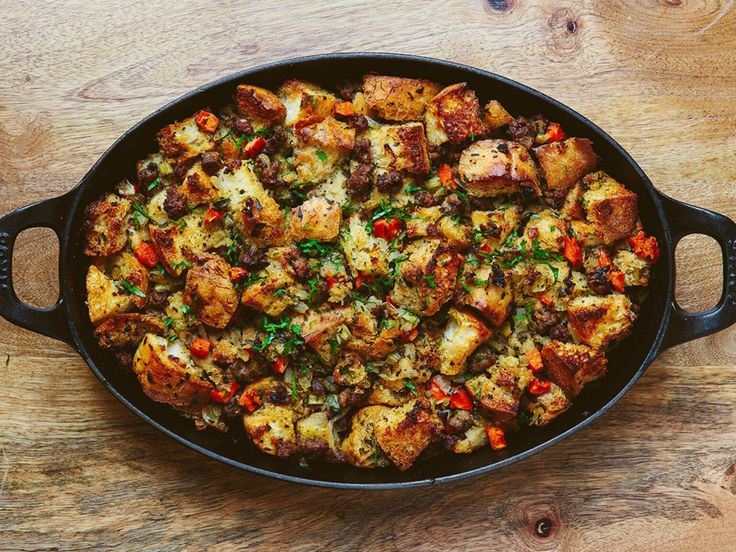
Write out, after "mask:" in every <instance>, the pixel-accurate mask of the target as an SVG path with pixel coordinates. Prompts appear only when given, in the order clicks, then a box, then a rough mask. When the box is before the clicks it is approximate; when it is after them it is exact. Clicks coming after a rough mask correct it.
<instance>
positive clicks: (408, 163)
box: [365, 123, 430, 174]
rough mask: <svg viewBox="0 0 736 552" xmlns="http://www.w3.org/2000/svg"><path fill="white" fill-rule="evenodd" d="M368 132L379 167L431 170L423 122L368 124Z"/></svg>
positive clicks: (416, 172) (426, 171)
mask: <svg viewBox="0 0 736 552" xmlns="http://www.w3.org/2000/svg"><path fill="white" fill-rule="evenodd" d="M365 136H366V138H368V139H369V140H370V142H371V156H372V158H373V162H374V163H375V165H376V167H377V168H378V169H379V170H384V171H389V170H397V171H406V172H407V173H409V174H428V173H429V170H430V164H429V153H428V149H427V139H426V137H425V134H424V126H423V125H422V124H421V123H407V124H404V125H382V126H380V127H375V128H369V129H368V130H367V131H366V133H365Z"/></svg>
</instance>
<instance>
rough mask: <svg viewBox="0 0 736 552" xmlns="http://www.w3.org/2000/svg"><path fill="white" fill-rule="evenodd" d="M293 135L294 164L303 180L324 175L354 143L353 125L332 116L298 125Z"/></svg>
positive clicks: (319, 177)
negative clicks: (294, 138) (295, 145)
mask: <svg viewBox="0 0 736 552" xmlns="http://www.w3.org/2000/svg"><path fill="white" fill-rule="evenodd" d="M296 135H297V139H298V147H296V148H295V150H294V167H295V168H296V173H297V176H298V177H299V180H301V181H303V182H322V181H323V180H325V179H327V178H328V177H329V176H330V175H331V174H332V173H333V172H334V171H335V168H336V166H337V165H339V164H340V162H341V161H343V160H344V159H345V158H346V156H347V155H348V153H350V151H351V150H352V149H353V145H354V144H355V129H354V128H352V127H351V126H349V125H348V124H346V123H343V122H342V121H338V120H336V119H334V118H332V117H326V118H325V119H323V120H321V121H319V122H316V123H312V124H310V125H307V126H302V127H299V128H298V129H297V131H296Z"/></svg>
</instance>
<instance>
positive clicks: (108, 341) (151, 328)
mask: <svg viewBox="0 0 736 552" xmlns="http://www.w3.org/2000/svg"><path fill="white" fill-rule="evenodd" d="M149 333H151V334H156V335H161V334H163V333H164V324H163V321H162V320H161V318H160V317H159V316H155V315H153V314H140V313H122V314H115V315H113V316H111V317H110V318H108V319H107V320H105V321H104V322H103V323H102V324H100V325H99V326H97V329H96V330H95V337H96V338H97V342H98V343H99V344H100V347H103V348H105V349H117V348H121V347H127V346H129V345H137V344H138V342H139V341H140V340H141V339H143V337H144V336H145V335H146V334H149Z"/></svg>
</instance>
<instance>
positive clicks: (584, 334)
mask: <svg viewBox="0 0 736 552" xmlns="http://www.w3.org/2000/svg"><path fill="white" fill-rule="evenodd" d="M567 315H568V317H569V319H570V328H571V329H572V331H573V333H574V334H575V337H577V338H578V339H579V340H580V341H582V342H583V343H585V344H586V345H590V346H591V347H593V348H594V349H602V348H604V347H606V346H608V345H609V344H611V343H612V342H614V341H618V340H620V339H623V338H624V337H626V336H627V335H628V334H629V332H630V331H631V328H632V325H633V323H634V319H635V317H636V316H635V314H634V312H633V311H632V310H631V301H629V298H628V297H626V295H623V294H620V293H614V294H613V295H605V296H603V297H598V296H586V297H577V298H575V299H573V300H572V301H570V303H569V304H568V306H567Z"/></svg>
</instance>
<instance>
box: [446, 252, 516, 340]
mask: <svg viewBox="0 0 736 552" xmlns="http://www.w3.org/2000/svg"><path fill="white" fill-rule="evenodd" d="M466 285H468V287H469V288H470V291H469V292H468V291H467V290H466V292H465V293H462V294H461V295H460V296H459V297H457V302H458V303H459V304H462V305H467V306H469V307H473V308H474V309H476V310H478V311H479V312H480V313H481V314H482V315H483V316H485V317H486V318H487V319H488V321H489V322H491V324H493V325H494V326H496V327H497V328H499V327H501V325H502V324H503V323H504V322H506V319H507V318H508V317H509V315H510V314H511V303H512V302H513V299H514V294H513V292H512V291H511V278H507V277H506V276H505V275H504V274H503V272H502V271H500V270H496V271H495V272H494V270H493V267H491V266H489V265H482V266H480V267H478V268H477V269H475V270H474V271H473V279H472V281H471V282H470V284H466Z"/></svg>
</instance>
